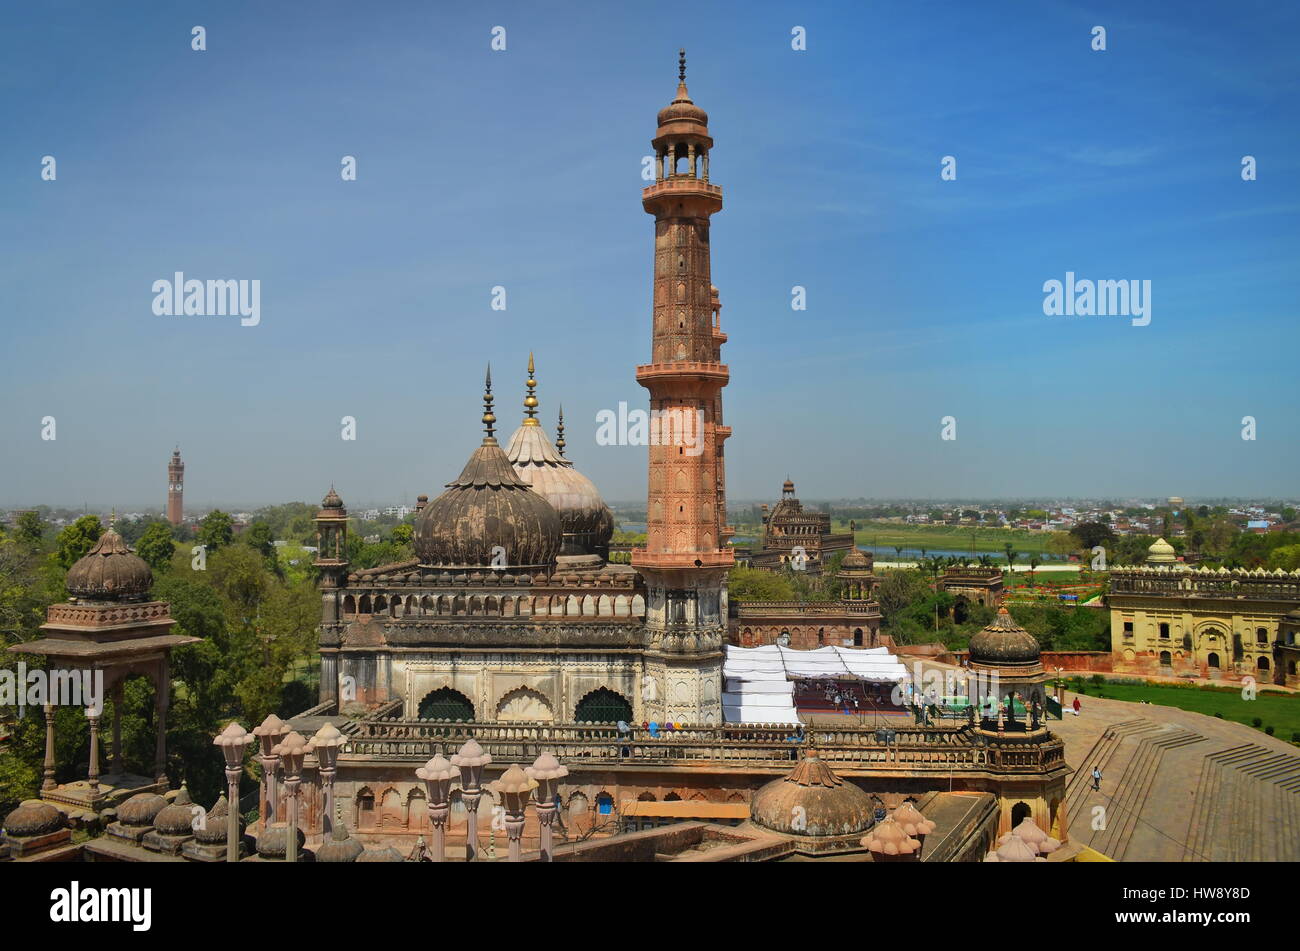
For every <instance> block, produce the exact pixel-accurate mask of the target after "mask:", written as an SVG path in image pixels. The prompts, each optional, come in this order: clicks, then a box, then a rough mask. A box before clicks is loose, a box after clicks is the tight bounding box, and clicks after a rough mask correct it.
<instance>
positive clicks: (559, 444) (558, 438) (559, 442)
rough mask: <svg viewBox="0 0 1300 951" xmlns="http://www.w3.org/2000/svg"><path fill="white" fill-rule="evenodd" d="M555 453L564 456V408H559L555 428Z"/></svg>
mask: <svg viewBox="0 0 1300 951" xmlns="http://www.w3.org/2000/svg"><path fill="white" fill-rule="evenodd" d="M555 451H556V452H558V453H559V454H560V455H561V456H563V455H564V407H563V406H561V407H560V421H559V423H557V424H556V426H555Z"/></svg>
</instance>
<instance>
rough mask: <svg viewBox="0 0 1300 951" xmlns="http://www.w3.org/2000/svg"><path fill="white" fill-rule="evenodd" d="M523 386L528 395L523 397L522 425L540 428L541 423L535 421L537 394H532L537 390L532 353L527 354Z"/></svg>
mask: <svg viewBox="0 0 1300 951" xmlns="http://www.w3.org/2000/svg"><path fill="white" fill-rule="evenodd" d="M524 385H525V386H527V387H528V395H527V396H525V397H524V416H525V417H526V418H525V419H524V425H525V426H540V425H541V423H539V422H538V421H537V394H536V393H535V392H534V390H536V389H537V380H536V379H534V373H533V354H532V351H529V353H528V381H527V382H526V383H525V384H524Z"/></svg>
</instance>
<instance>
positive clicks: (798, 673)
mask: <svg viewBox="0 0 1300 951" xmlns="http://www.w3.org/2000/svg"><path fill="white" fill-rule="evenodd" d="M906 676H907V668H906V667H904V666H903V665H902V664H901V663H899V661H898V659H897V658H896V657H894V655H893V654H891V653H889V650H888V649H887V648H884V647H871V648H865V649H864V648H847V647H819V648H817V649H816V650H806V651H801V650H791V649H790V648H788V647H780V646H778V645H776V644H768V645H765V646H763V647H734V646H732V645H727V646H726V659H725V660H724V661H723V663H722V678H723V692H722V718H723V720H725V721H726V722H728V723H798V722H799V713H798V711H797V710H796V708H795V700H794V686H795V682H796V681H799V680H814V679H821V678H825V679H834V680H842V679H851V680H861V681H866V682H869V683H898V682H899V681H900V680H902V679H904V678H905V677H906Z"/></svg>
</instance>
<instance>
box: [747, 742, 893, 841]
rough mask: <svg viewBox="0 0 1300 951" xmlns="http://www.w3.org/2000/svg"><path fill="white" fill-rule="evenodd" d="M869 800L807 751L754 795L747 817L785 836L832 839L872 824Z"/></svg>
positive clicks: (816, 756)
mask: <svg viewBox="0 0 1300 951" xmlns="http://www.w3.org/2000/svg"><path fill="white" fill-rule="evenodd" d="M873 811H874V810H873V804H872V802H871V797H870V796H868V795H867V794H866V793H865V792H863V791H862V790H861V789H859V788H858V787H857V786H855V785H853V784H852V783H846V782H845V781H844V780H842V779H840V777H838V776H836V775H835V773H834V772H833V771H832V770H831V768H830V767H829V766H827V765H826V764H825V763H823V762H822V760H821V758H820V757H819V756H818V755H817V751H816V750H811V749H810V750H808V752H807V753H805V754H804V757H803V759H801V760H799V762H798V764H797V765H796V766H795V768H794V769H792V770H791V771H790V773H789V774H788V775H786V776H784V777H782V778H781V779H774V780H772V781H771V782H770V783H768V784H767V785H766V786H763V787H762V788H761V789H759V790H758V791H757V792H756V793H754V798H753V801H752V802H751V803H750V807H749V816H750V819H751V820H752V821H753V822H754V823H756V824H757V825H760V826H762V827H763V828H765V829H771V830H772V831H774V832H781V833H784V834H786V835H811V836H834V835H851V834H854V833H857V832H861V831H862V830H863V829H865V828H866V827H867V826H868V825H870V824H871V816H872V812H873Z"/></svg>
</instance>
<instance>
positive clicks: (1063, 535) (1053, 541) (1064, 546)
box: [1047, 532, 1080, 558]
mask: <svg viewBox="0 0 1300 951" xmlns="http://www.w3.org/2000/svg"><path fill="white" fill-rule="evenodd" d="M1079 547H1080V546H1079V540H1078V539H1077V538H1075V537H1074V536H1073V535H1071V534H1070V533H1069V532H1052V534H1051V536H1050V537H1049V538H1048V539H1047V550H1048V551H1049V552H1050V553H1052V554H1053V555H1056V556H1057V557H1059V558H1068V557H1069V556H1070V555H1072V554H1074V553H1075V552H1076V551H1078V550H1079Z"/></svg>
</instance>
